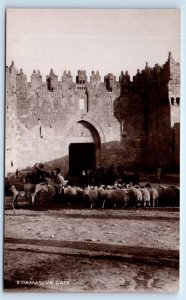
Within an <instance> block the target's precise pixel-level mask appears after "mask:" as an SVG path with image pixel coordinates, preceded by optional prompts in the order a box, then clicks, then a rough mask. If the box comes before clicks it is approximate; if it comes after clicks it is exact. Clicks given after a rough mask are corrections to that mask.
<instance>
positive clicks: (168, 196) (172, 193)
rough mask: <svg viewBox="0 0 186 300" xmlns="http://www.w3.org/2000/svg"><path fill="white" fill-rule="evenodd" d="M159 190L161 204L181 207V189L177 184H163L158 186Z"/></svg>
mask: <svg viewBox="0 0 186 300" xmlns="http://www.w3.org/2000/svg"><path fill="white" fill-rule="evenodd" d="M158 192H159V205H160V206H164V207H165V206H171V207H172V206H173V207H175V206H178V207H179V197H180V189H179V187H177V186H168V187H165V186H162V185H160V186H159V188H158Z"/></svg>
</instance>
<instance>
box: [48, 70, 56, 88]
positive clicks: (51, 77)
mask: <svg viewBox="0 0 186 300" xmlns="http://www.w3.org/2000/svg"><path fill="white" fill-rule="evenodd" d="M46 82H47V88H48V90H49V91H50V92H53V91H54V90H55V89H57V87H58V76H57V75H56V74H54V71H53V69H51V70H50V74H49V75H48V76H46Z"/></svg>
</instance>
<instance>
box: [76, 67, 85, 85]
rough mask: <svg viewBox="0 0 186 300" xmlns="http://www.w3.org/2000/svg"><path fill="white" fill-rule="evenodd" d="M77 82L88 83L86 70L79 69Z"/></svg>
mask: <svg viewBox="0 0 186 300" xmlns="http://www.w3.org/2000/svg"><path fill="white" fill-rule="evenodd" d="M76 83H77V84H86V83H87V75H86V71H85V70H78V75H77V76H76Z"/></svg>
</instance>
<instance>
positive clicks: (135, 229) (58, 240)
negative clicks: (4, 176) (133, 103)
mask: <svg viewBox="0 0 186 300" xmlns="http://www.w3.org/2000/svg"><path fill="white" fill-rule="evenodd" d="M178 264H179V211H178V210H177V209H171V208H167V209H166V208H164V209H160V208H159V209H158V208H157V209H155V208H154V209H152V208H151V209H138V210H137V209H131V210H88V209H87V210H85V209H81V210H75V209H74V210H72V209H71V210H70V209H64V210H63V209H55V210H44V211H34V210H25V209H24V210H23V209H18V210H16V211H15V212H13V210H5V251H4V274H5V290H6V291H51V292H55V291H56V292H75V291H81V292H82V291H85V292H96V291H102V292H103V291H105V292H133V291H137V292H176V291H177V290H178V279H179V268H178Z"/></svg>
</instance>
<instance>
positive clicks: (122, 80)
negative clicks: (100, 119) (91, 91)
mask: <svg viewBox="0 0 186 300" xmlns="http://www.w3.org/2000/svg"><path fill="white" fill-rule="evenodd" d="M6 74H7V80H8V82H9V83H10V82H11V84H12V85H13V86H14V88H15V87H17V89H21V87H25V86H26V84H27V83H29V82H27V76H26V75H25V74H24V73H23V70H22V69H20V72H18V71H17V69H16V68H15V65H14V62H12V64H11V65H10V66H9V67H6ZM75 79H76V81H75V82H74V81H73V76H72V74H71V71H68V72H67V71H66V70H65V71H64V72H63V75H62V76H61V81H59V80H58V76H57V75H56V74H55V73H54V71H53V69H51V70H50V73H49V75H47V76H46V87H47V89H48V90H49V91H54V90H56V89H58V88H59V87H60V86H61V84H63V85H64V84H65V85H67V86H68V85H69V86H70V85H72V84H76V85H78V86H79V87H82V86H83V85H85V86H88V85H92V86H96V85H100V83H103V84H104V85H105V88H106V89H107V91H108V92H112V91H113V90H114V89H117V88H118V85H119V86H120V89H121V94H123V93H127V92H129V91H130V90H131V89H132V90H138V89H139V92H140V90H143V89H144V88H145V87H147V86H148V85H152V84H155V85H165V84H168V85H169V93H170V98H175V99H177V98H179V94H180V92H179V87H180V64H179V63H178V62H176V61H175V60H174V58H173V57H172V54H171V52H169V54H168V59H167V61H166V62H165V64H163V65H162V66H160V65H159V64H155V65H154V66H153V67H150V66H149V65H148V62H146V65H145V67H144V69H142V70H141V71H140V70H139V69H137V72H136V74H135V75H134V76H133V78H132V80H131V77H130V75H129V73H128V71H127V70H126V71H125V72H124V71H121V75H120V76H119V80H118V81H117V79H116V76H115V75H113V74H112V73H108V74H107V75H105V76H104V80H103V82H102V81H101V76H100V74H99V71H96V72H94V71H92V73H91V76H90V81H88V78H87V75H86V70H78V71H77V76H76V77H75ZM14 81H15V82H14ZM43 83H44V82H43V81H42V75H41V74H40V71H39V70H38V71H37V72H36V70H33V73H32V75H31V81H30V85H31V87H32V89H33V90H37V89H38V88H39V87H41V86H42V85H43ZM170 101H171V100H170ZM176 101H177V102H176V103H178V102H179V100H178V99H177V100H176ZM172 102H173V100H172Z"/></svg>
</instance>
